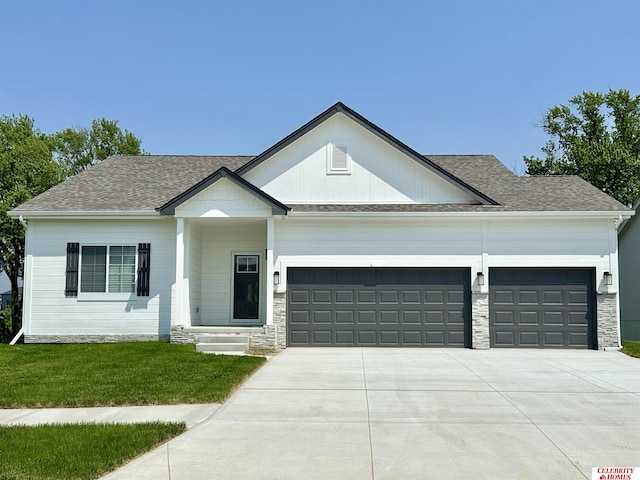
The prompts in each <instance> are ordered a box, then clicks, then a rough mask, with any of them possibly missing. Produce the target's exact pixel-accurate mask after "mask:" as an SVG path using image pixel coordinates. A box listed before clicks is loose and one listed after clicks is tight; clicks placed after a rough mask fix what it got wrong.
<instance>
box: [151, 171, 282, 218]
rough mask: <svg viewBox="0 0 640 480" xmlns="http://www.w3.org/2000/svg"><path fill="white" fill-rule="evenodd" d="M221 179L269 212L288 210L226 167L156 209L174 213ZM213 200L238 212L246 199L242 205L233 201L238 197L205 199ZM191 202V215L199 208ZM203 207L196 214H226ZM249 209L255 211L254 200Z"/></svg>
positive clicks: (165, 212) (218, 209)
mask: <svg viewBox="0 0 640 480" xmlns="http://www.w3.org/2000/svg"><path fill="white" fill-rule="evenodd" d="M221 179H227V180H228V181H229V182H231V183H233V184H235V185H236V186H237V187H239V188H240V189H241V190H243V191H244V192H246V193H247V194H249V195H250V196H252V197H253V198H255V199H257V200H259V201H260V202H262V204H264V205H266V206H268V207H270V208H271V213H272V214H273V215H286V214H287V212H288V211H289V210H290V209H289V207H287V206H286V205H284V204H283V203H281V202H279V201H278V200H276V199H275V198H273V197H271V196H270V195H268V194H267V193H265V192H263V191H262V190H260V189H259V188H257V187H255V186H254V185H252V184H251V183H249V182H247V181H246V180H244V179H243V178H242V177H240V176H238V175H236V174H235V173H233V172H232V171H230V170H229V169H228V168H226V167H222V168H220V169H218V170H217V171H215V172H214V173H212V174H211V175H209V176H208V177H207V178H205V179H203V180H202V181H200V182H198V183H197V184H195V185H193V186H192V187H191V188H189V189H188V190H186V191H185V192H183V193H181V194H180V195H177V196H176V197H174V198H172V199H171V200H169V201H168V202H167V203H165V204H164V205H162V206H161V207H160V208H158V211H159V212H160V214H161V215H175V214H176V209H179V208H180V207H181V206H183V205H185V204H186V203H187V202H189V201H192V200H195V199H196V196H198V195H202V194H203V193H204V192H205V191H206V190H207V189H210V187H212V186H213V185H214V184H216V183H217V182H219V181H220V180H221ZM213 200H217V201H218V203H220V202H221V201H222V203H229V204H230V205H229V208H232V209H233V210H234V211H235V212H238V211H239V210H241V209H242V208H245V207H246V199H245V205H244V206H243V205H237V204H235V202H236V201H237V200H239V198H235V199H229V200H230V202H227V201H226V199H224V198H222V197H219V196H217V195H215V194H214V196H213V197H211V198H207V199H205V203H209V201H213ZM191 203H192V204H191V205H189V207H191V210H190V214H192V215H193V214H196V213H195V212H196V211H199V210H201V207H196V206H195V205H193V203H194V202H191ZM231 205H233V206H231ZM212 206H214V205H212ZM204 208H205V210H203V213H201V214H198V216H227V215H225V214H224V213H223V212H222V210H221V209H220V208H218V207H216V209H215V210H217V211H219V212H220V214H219V215H216V214H208V213H205V212H210V211H212V207H208V206H205V207H204ZM249 209H251V210H252V211H257V209H256V204H255V202H253V203H252V205H251V206H250V207H249Z"/></svg>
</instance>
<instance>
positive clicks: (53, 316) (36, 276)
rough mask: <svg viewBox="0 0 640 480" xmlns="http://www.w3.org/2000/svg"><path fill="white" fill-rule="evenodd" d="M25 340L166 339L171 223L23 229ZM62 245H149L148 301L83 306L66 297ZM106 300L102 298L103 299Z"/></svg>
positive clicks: (54, 223) (48, 223)
mask: <svg viewBox="0 0 640 480" xmlns="http://www.w3.org/2000/svg"><path fill="white" fill-rule="evenodd" d="M27 235H28V251H27V268H29V269H30V270H31V271H30V272H29V273H27V276H28V278H29V281H30V285H29V290H30V291H29V298H30V302H29V303H25V307H26V309H27V311H26V312H25V325H24V326H25V333H26V335H120V334H122V335H160V336H166V337H168V335H169V331H170V324H171V315H172V312H171V310H172V305H173V303H174V299H173V296H174V291H173V284H174V282H175V235H176V227H175V221H174V220H173V219H158V220H99V221H98V220H96V221H90V220H75V221H74V220H68V221H67V220H41V219H31V220H30V221H29V228H28V232H27ZM67 242H80V245H83V244H94V245H136V246H137V244H138V243H141V242H145V243H150V244H151V264H150V270H151V272H150V273H151V276H150V295H149V296H148V297H136V296H135V293H133V294H132V295H131V297H130V299H129V300H122V301H88V300H82V299H81V298H76V297H65V268H66V248H67ZM105 298H106V297H105Z"/></svg>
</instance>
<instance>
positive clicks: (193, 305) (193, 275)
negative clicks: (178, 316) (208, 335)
mask: <svg viewBox="0 0 640 480" xmlns="http://www.w3.org/2000/svg"><path fill="white" fill-rule="evenodd" d="M187 227H188V228H189V229H190V237H189V238H190V242H191V245H190V247H189V270H188V279H189V285H188V288H189V314H190V318H189V319H187V322H188V323H189V324H191V325H200V295H201V291H202V227H201V226H199V225H196V224H194V223H193V222H188V224H187Z"/></svg>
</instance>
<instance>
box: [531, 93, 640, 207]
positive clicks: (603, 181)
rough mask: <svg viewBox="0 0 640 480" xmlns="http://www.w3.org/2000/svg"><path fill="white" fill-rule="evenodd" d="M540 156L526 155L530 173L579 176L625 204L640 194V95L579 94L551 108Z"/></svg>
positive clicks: (544, 121) (544, 125)
mask: <svg viewBox="0 0 640 480" xmlns="http://www.w3.org/2000/svg"><path fill="white" fill-rule="evenodd" d="M542 128H543V129H544V131H545V132H546V133H547V134H549V135H550V136H551V138H550V139H549V141H548V142H547V143H546V145H545V146H544V147H542V152H543V153H544V154H545V157H544V158H538V157H535V156H532V157H527V156H525V157H524V162H525V164H526V165H527V172H526V173H527V174H529V175H579V176H581V177H582V178H584V179H585V180H587V181H588V182H590V183H591V184H593V185H595V186H596V187H598V188H599V189H601V190H602V191H603V192H605V193H607V194H609V195H611V196H612V197H614V198H615V199H617V200H618V201H620V202H621V203H623V204H625V205H631V204H633V203H634V202H635V201H636V200H637V199H638V197H640V95H638V96H635V97H632V96H631V95H630V93H629V91H628V90H624V89H622V90H609V92H608V93H604V94H603V93H593V92H583V93H582V94H581V95H578V96H576V97H573V98H572V99H570V100H569V106H567V105H559V106H555V107H552V108H550V109H549V111H548V112H547V113H546V115H545V116H544V118H543V120H542Z"/></svg>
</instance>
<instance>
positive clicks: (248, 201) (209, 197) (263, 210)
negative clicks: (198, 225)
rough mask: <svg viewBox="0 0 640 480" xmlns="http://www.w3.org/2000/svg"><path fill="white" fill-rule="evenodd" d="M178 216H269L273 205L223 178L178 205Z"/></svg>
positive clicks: (176, 213)
mask: <svg viewBox="0 0 640 480" xmlns="http://www.w3.org/2000/svg"><path fill="white" fill-rule="evenodd" d="M175 215H176V217H199V218H206V217H269V216H271V207H269V206H268V205H266V204H265V203H264V202H263V201H262V200H259V199H258V198H257V197H256V196H254V195H252V194H251V193H249V192H248V191H246V190H245V189H243V188H241V187H239V186H238V185H236V184H235V183H233V182H232V181H231V180H228V179H226V178H222V179H220V180H218V181H217V182H215V183H214V184H213V185H210V186H209V187H207V188H206V189H204V190H203V191H202V192H200V193H198V194H196V195H194V196H193V197H192V198H190V199H189V200H187V201H186V202H184V203H183V204H181V205H179V206H178V207H176V212H175Z"/></svg>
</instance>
